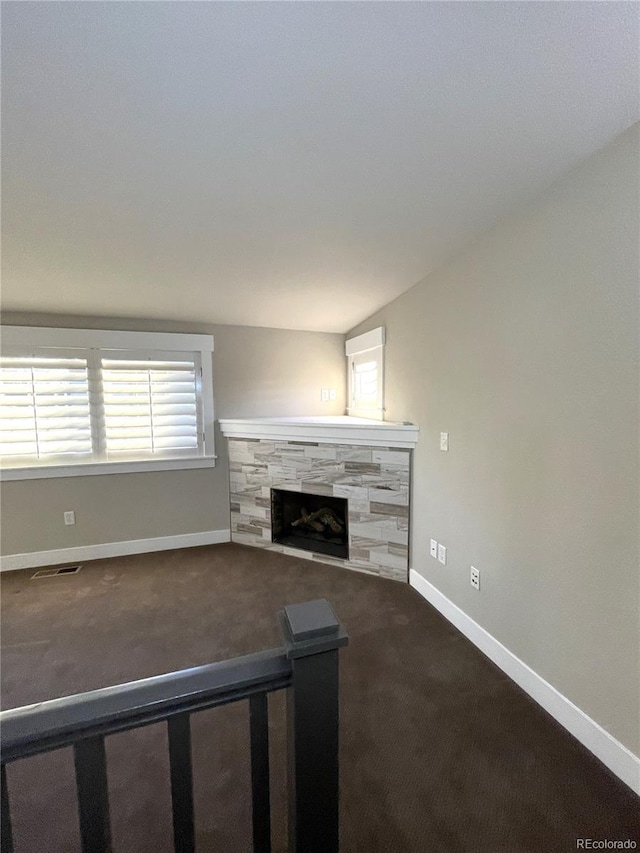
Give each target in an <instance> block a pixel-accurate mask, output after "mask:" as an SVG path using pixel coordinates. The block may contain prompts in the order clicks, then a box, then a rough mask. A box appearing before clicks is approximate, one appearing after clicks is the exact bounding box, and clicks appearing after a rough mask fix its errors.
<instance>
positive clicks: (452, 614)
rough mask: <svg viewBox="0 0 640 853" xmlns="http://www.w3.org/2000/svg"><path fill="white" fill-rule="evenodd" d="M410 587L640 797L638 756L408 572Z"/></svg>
mask: <svg viewBox="0 0 640 853" xmlns="http://www.w3.org/2000/svg"><path fill="white" fill-rule="evenodd" d="M409 583H410V584H411V586H412V587H413V588H414V589H415V590H416V591H417V592H419V593H420V595H421V596H422V597H423V598H426V600H427V601H428V602H429V603H430V604H432V605H433V606H434V607H435V608H436V610H438V611H439V612H440V613H441V614H442V615H443V616H444V617H445V618H446V619H448V620H449V622H451V624H452V625H455V627H456V628H457V629H458V630H459V631H461V632H462V633H463V634H464V635H465V637H467V639H469V640H471V642H472V643H473V644H474V645H475V646H477V647H478V648H479V649H480V651H481V652H484V654H485V655H486V656H487V657H488V658H489V659H490V660H492V661H493V663H495V664H496V666H499V667H500V669H501V670H502V671H503V672H504V673H506V674H507V675H508V676H509V678H511V679H512V680H513V681H515V683H516V684H517V685H518V686H519V687H521V688H522V689H523V690H524V691H525V693H528V694H529V696H531V698H532V699H534V700H535V701H536V702H537V703H538V704H539V705H541V706H542V707H543V708H544V709H545V711H547V713H549V714H551V716H552V717H553V718H554V719H555V720H557V721H558V722H559V723H560V725H561V726H564V728H565V729H567V731H568V732H569V733H570V734H572V735H573V736H574V737H575V738H576V739H577V740H579V741H580V743H581V744H582V745H583V746H586V748H587V749H588V750H589V751H590V752H592V753H593V754H594V755H595V756H596V758H599V759H600V761H601V762H602V763H603V764H604V765H606V766H607V767H608V768H609V770H611V771H612V773H615V775H616V776H618V778H619V779H621V780H622V781H623V782H624V783H625V784H627V785H628V786H629V787H630V788H631V790H632V791H634V792H635V793H636V794H638V795H640V758H639V757H638V756H637V755H634V754H633V753H632V752H631V751H630V750H629V749H627V747H626V746H624V745H623V744H621V743H620V741H618V740H616V739H615V738H614V737H613V736H612V735H610V734H609V732H607V731H605V729H603V728H602V726H601V725H599V724H598V723H596V721H595V720H592V719H591V717H589V716H587V714H585V713H584V711H581V710H580V708H578V706H577V705H574V704H573V702H571V701H570V700H569V699H567V697H566V696H563V695H562V693H560V692H559V691H558V690H556V688H555V687H553V686H552V685H551V684H549V682H548V681H545V680H544V678H542V677H541V676H540V675H538V674H537V673H536V672H534V671H533V670H532V669H531V667H530V666H527V664H526V663H524V662H523V661H521V660H520V658H518V657H516V656H515V655H514V654H513V652H510V651H509V649H507V648H506V646H503V645H502V643H500V642H499V641H498V640H496V638H495V637H493V636H492V635H491V634H489V632H488V631H485V629H484V628H482V627H481V626H480V625H478V623H477V622H474V620H473V619H472V618H471V617H470V616H467V614H466V613H465V612H464V611H463V610H461V609H460V608H459V607H458V606H457V605H456V604H454V603H453V602H452V601H450V600H449V599H448V598H447V597H446V596H445V595H443V594H442V593H441V592H440V591H439V590H438V589H436V587H435V586H433V584H431V583H429V581H428V580H425V578H423V577H422V575H420V574H418V572H416V571H415V569H411V570H410V572H409Z"/></svg>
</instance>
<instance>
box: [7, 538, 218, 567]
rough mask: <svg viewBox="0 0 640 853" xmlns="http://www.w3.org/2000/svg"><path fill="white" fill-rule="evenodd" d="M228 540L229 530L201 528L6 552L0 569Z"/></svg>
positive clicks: (94, 558) (55, 564)
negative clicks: (134, 537) (162, 534)
mask: <svg viewBox="0 0 640 853" xmlns="http://www.w3.org/2000/svg"><path fill="white" fill-rule="evenodd" d="M230 541H231V531H230V530H203V531H202V532H201V533H180V534H178V535H176V536H157V537H155V538H153V539H129V540H127V541H125V542H104V543H101V544H99V545H78V546H76V547H74V548H57V549H56V550H54V551H32V552H31V553H29V554H6V555H5V556H2V557H0V571H2V572H9V571H15V570H16V569H33V568H35V567H36V566H57V565H59V564H60V563H69V562H74V563H77V562H78V561H81V560H103V559H105V558H106V557H124V556H126V555H128V554H147V553H149V552H150V551H173V550H175V549H176V548H196V547H198V546H199V545H218V544H220V543H221V542H230Z"/></svg>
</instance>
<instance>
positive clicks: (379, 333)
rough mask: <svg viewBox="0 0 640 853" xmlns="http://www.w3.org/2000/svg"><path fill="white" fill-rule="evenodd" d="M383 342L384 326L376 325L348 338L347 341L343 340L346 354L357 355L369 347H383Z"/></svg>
mask: <svg viewBox="0 0 640 853" xmlns="http://www.w3.org/2000/svg"><path fill="white" fill-rule="evenodd" d="M384 343H385V331H384V326H378V328H377V329H371V331H370V332H365V333H364V334H362V335H357V336H356V337H355V338H349V340H348V341H345V342H344V351H345V353H346V355H357V354H358V353H361V352H366V351H367V350H370V349H376V347H383V346H384Z"/></svg>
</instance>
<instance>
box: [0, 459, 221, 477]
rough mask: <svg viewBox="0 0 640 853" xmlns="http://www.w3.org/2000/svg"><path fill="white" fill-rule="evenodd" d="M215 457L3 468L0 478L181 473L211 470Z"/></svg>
mask: <svg viewBox="0 0 640 853" xmlns="http://www.w3.org/2000/svg"><path fill="white" fill-rule="evenodd" d="M217 458H218V457H217V456H197V457H193V458H191V459H184V458H183V459H145V460H141V461H138V462H134V461H133V460H131V461H129V462H87V463H86V464H81V465H43V466H35V465H34V466H32V467H29V468H3V469H2V471H0V479H2V480H3V481H4V482H9V481H11V480H44V479H49V478H51V477H91V476H94V475H96V474H141V473H144V472H145V471H184V470H189V469H191V468H214V467H215V464H216V459H217Z"/></svg>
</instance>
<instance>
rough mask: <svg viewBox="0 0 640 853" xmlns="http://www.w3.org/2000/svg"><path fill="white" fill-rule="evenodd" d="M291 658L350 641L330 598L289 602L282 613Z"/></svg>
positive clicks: (315, 652) (281, 620)
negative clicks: (329, 600) (328, 599)
mask: <svg viewBox="0 0 640 853" xmlns="http://www.w3.org/2000/svg"><path fill="white" fill-rule="evenodd" d="M278 618H279V621H280V628H281V630H282V634H283V637H284V641H285V645H286V653H287V657H288V658H300V657H305V656H307V655H315V654H319V653H321V652H328V651H331V650H333V649H338V648H340V647H341V646H346V645H347V643H348V642H349V637H348V635H347V632H346V631H345V630H344V628H343V627H342V625H341V624H340V622H339V621H338V617H337V616H336V614H335V612H334V610H333V607H332V606H331V605H330V604H329V602H328V601H327V600H326V598H317V599H316V600H315V601H306V602H304V603H303V604H288V605H287V606H286V607H285V608H284V610H281V611H280V612H279V614H278Z"/></svg>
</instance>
